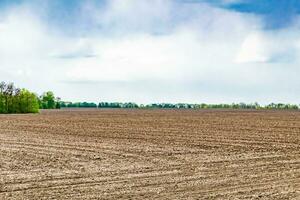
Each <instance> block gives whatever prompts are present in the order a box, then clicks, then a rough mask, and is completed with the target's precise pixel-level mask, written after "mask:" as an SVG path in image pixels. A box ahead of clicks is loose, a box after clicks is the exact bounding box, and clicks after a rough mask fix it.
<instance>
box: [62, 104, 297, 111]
mask: <svg viewBox="0 0 300 200" xmlns="http://www.w3.org/2000/svg"><path fill="white" fill-rule="evenodd" d="M60 106H61V107H62V108H145V109H146V108H149V109H155V108H157V109H159V108H160V109H282V110H297V109H299V106H298V105H296V104H284V103H270V104H268V105H260V104H258V103H249V104H247V103H238V104H237V103H232V104H205V103H201V104H188V103H177V104H172V103H153V104H146V105H144V104H137V103H133V102H128V103H121V102H100V103H98V104H96V103H87V102H77V103H72V102H61V104H60Z"/></svg>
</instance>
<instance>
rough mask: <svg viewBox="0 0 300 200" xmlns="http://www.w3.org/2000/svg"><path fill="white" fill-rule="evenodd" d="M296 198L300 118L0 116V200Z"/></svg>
mask: <svg viewBox="0 0 300 200" xmlns="http://www.w3.org/2000/svg"><path fill="white" fill-rule="evenodd" d="M154 198H158V199H300V112H296V111H295V112H290V111H233V110H198V111H196V110H60V111H43V112H42V113H41V114H37V115H0V199H154Z"/></svg>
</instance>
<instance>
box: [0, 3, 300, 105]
mask: <svg viewBox="0 0 300 200" xmlns="http://www.w3.org/2000/svg"><path fill="white" fill-rule="evenodd" d="M299 12H300V1H297V0H211V1H208V0H153V1H148V0H110V1H109V0H107V1H104V0H103V1H101V0H99V1H96V0H90V1H89V0H87V1H82V0H45V1H38V0H31V1H29V0H0V79H1V80H5V81H13V82H15V83H16V84H17V85H20V86H24V87H28V88H30V89H32V90H34V91H36V92H42V91H43V90H53V91H54V92H55V93H56V94H57V95H59V96H61V97H62V98H63V99H66V100H72V101H76V100H78V101H82V100H87V101H100V100H107V101H137V102H141V103H147V102H212V103H214V102H228V103H231V102H240V101H244V102H254V101H258V102H261V103H268V102H270V101H274V102H292V103H299V99H300V89H299V88H300V81H299V80H298V77H297V74H298V73H299V72H300V69H299V67H298V66H300V65H299V64H300V60H299V59H298V57H299V55H300V26H299V25H300V23H299V19H300V18H299ZM95 91H96V92H95Z"/></svg>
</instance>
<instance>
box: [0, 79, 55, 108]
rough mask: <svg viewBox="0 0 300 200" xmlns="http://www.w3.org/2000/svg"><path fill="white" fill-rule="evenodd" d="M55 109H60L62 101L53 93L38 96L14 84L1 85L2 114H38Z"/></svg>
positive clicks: (0, 105) (0, 104) (3, 83)
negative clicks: (40, 110)
mask: <svg viewBox="0 0 300 200" xmlns="http://www.w3.org/2000/svg"><path fill="white" fill-rule="evenodd" d="M55 108H60V99H59V98H55V96H54V94H53V92H51V91H49V92H45V93H43V94H42V95H41V96H38V95H37V94H35V93H33V92H30V91H29V90H27V89H20V88H17V87H15V85H14V84H13V83H5V82H1V83H0V113H4V114H8V113H38V112H39V109H55Z"/></svg>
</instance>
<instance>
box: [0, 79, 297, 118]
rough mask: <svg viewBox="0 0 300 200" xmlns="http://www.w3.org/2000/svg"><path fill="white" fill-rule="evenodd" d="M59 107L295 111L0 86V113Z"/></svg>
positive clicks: (276, 105) (275, 105)
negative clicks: (79, 97)
mask: <svg viewBox="0 0 300 200" xmlns="http://www.w3.org/2000/svg"><path fill="white" fill-rule="evenodd" d="M60 108H141V109H147V108H148V109H155V108H157V109H282V110H291V109H292V110H298V109H299V108H300V107H299V105H296V104H284V103H270V104H268V105H260V104H258V103H250V104H246V103H238V104H236V103H232V104H205V103H201V104H188V103H177V104H172V103H152V104H146V105H144V104H137V103H134V102H127V103H121V102H100V103H98V104H96V103H93V102H75V103H73V102H66V101H61V99H60V98H58V97H55V95H54V93H53V92H51V91H48V92H44V93H43V94H42V95H40V96H38V95H37V94H35V93H33V92H30V91H29V90H27V89H20V88H17V87H15V86H14V84H13V83H8V84H7V83H5V82H1V83H0V113H37V112H39V109H60Z"/></svg>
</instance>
